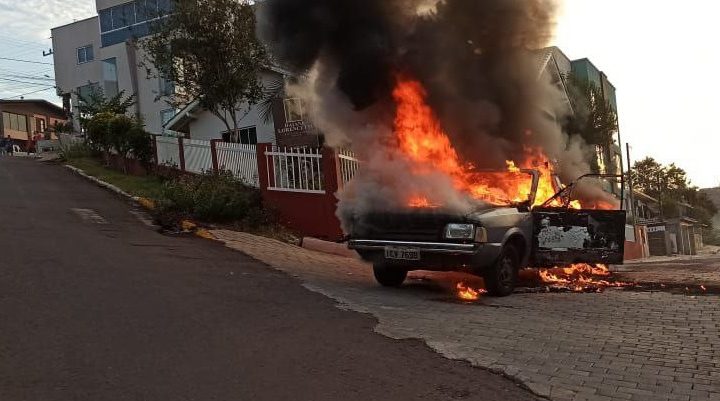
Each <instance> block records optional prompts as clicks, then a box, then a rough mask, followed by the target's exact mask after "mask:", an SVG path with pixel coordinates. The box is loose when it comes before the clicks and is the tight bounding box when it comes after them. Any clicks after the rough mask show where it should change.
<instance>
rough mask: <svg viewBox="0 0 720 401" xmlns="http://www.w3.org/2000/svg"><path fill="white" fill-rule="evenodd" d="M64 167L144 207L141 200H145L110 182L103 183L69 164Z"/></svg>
mask: <svg viewBox="0 0 720 401" xmlns="http://www.w3.org/2000/svg"><path fill="white" fill-rule="evenodd" d="M64 166H65V168H67V169H68V170H70V171H72V172H74V173H75V174H77V175H79V176H81V177H84V178H85V179H87V180H90V181H92V182H94V183H95V184H97V185H98V186H101V187H103V188H106V189H109V190H111V191H113V192H115V193H116V194H118V195H120V196H122V197H125V198H128V199H130V200H132V201H133V202H135V203H137V204H139V205H141V206H144V205H143V204H142V202H141V199H143V198H140V197H138V196H133V195H130V194H129V193H127V192H125V191H123V190H122V189H120V188H118V187H116V186H115V185H112V184H110V183H108V182H105V181H103V180H101V179H98V178H95V177H93V176H91V175H89V174H87V173H86V172H85V171H83V170H82V169H79V168H77V167H74V166H71V165H69V164H65V165H64Z"/></svg>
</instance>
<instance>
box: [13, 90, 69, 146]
mask: <svg viewBox="0 0 720 401" xmlns="http://www.w3.org/2000/svg"><path fill="white" fill-rule="evenodd" d="M0 120H2V121H1V122H2V123H1V124H0V137H2V138H8V137H9V138H10V139H11V140H12V141H13V143H14V144H16V145H18V146H20V148H22V149H27V148H28V145H29V144H30V141H32V140H37V139H52V138H53V134H54V132H55V127H56V125H57V124H64V123H66V122H67V117H66V115H65V110H63V109H62V108H61V107H58V106H56V105H54V104H52V103H50V102H48V101H46V100H30V99H27V100H0Z"/></svg>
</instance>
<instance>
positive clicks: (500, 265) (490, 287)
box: [483, 244, 520, 297]
mask: <svg viewBox="0 0 720 401" xmlns="http://www.w3.org/2000/svg"><path fill="white" fill-rule="evenodd" d="M519 267H520V258H519V256H518V252H517V250H516V249H515V247H513V246H512V245H510V244H508V245H505V247H503V250H502V252H500V256H499V257H498V258H497V261H496V262H495V264H494V265H492V266H490V267H488V268H487V269H486V270H485V272H484V274H483V279H484V280H485V289H486V290H487V292H488V294H489V295H491V296H494V297H505V296H508V295H510V294H512V293H513V291H514V290H515V284H516V283H517V278H518V270H519Z"/></svg>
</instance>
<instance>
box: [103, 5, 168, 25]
mask: <svg viewBox="0 0 720 401" xmlns="http://www.w3.org/2000/svg"><path fill="white" fill-rule="evenodd" d="M174 8H175V3H174V1H172V0H137V1H133V2H128V3H125V4H120V5H117V6H114V7H110V8H106V9H104V10H100V11H99V12H98V14H99V15H100V32H102V33H105V32H109V31H114V30H117V29H122V28H126V27H129V26H132V25H135V24H140V23H143V22H146V21H152V20H154V19H157V18H160V17H164V16H166V15H168V14H170V13H172V11H173V10H174Z"/></svg>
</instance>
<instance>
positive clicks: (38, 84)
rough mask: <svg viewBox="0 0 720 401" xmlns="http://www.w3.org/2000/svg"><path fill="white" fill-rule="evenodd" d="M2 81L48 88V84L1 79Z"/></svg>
mask: <svg viewBox="0 0 720 401" xmlns="http://www.w3.org/2000/svg"><path fill="white" fill-rule="evenodd" d="M0 81H9V82H18V83H21V84H30V85H37V86H47V82H30V81H21V80H19V79H12V78H3V77H0Z"/></svg>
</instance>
